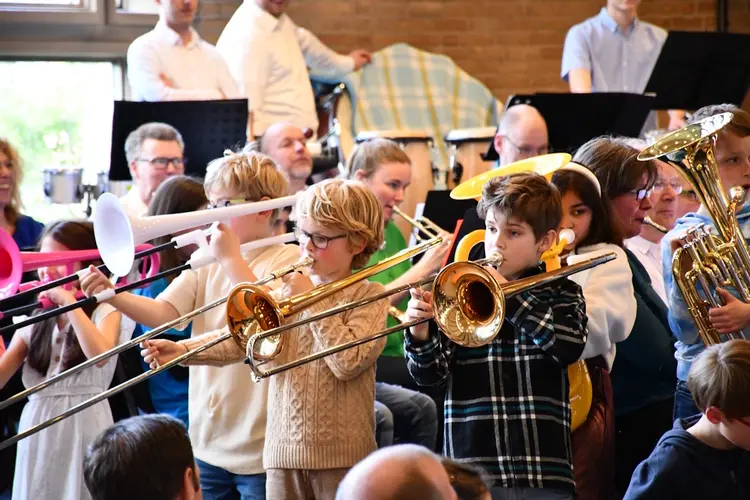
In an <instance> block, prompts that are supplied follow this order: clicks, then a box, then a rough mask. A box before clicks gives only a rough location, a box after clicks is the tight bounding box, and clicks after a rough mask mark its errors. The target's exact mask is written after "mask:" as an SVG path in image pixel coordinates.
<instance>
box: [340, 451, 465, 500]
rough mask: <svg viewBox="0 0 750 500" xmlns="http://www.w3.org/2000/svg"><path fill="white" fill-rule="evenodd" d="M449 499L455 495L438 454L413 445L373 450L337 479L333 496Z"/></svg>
mask: <svg viewBox="0 0 750 500" xmlns="http://www.w3.org/2000/svg"><path fill="white" fill-rule="evenodd" d="M415 498H419V499H420V500H452V499H454V498H456V497H455V494H454V493H453V490H452V488H451V486H450V483H449V479H448V475H447V473H446V472H445V470H444V469H443V468H442V465H441V463H440V459H439V457H437V456H436V455H435V454H434V453H432V452H431V451H429V450H427V449H426V448H423V447H420V446H416V445H396V446H389V447H387V448H383V449H380V450H377V451H376V452H374V453H372V454H370V455H369V456H368V457H367V458H365V459H364V460H362V461H361V462H359V463H358V464H356V465H355V466H354V467H353V468H352V469H351V470H350V471H349V472H348V473H347V474H346V476H345V477H344V479H343V480H342V481H341V484H340V485H339V487H338V490H337V492H336V500H411V499H415Z"/></svg>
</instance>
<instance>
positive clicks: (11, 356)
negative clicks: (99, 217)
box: [0, 221, 135, 500]
mask: <svg viewBox="0 0 750 500" xmlns="http://www.w3.org/2000/svg"><path fill="white" fill-rule="evenodd" d="M92 248H96V242H95V240H94V228H93V226H92V224H91V223H90V222H86V221H80V222H78V221H63V222H57V223H54V224H52V225H50V226H48V227H47V228H46V230H45V232H44V233H43V234H42V239H41V251H42V252H64V251H68V250H87V249H92ZM82 267H83V263H81V264H77V269H76V270H80V269H81V268H82ZM64 274H67V273H66V268H65V266H59V267H43V268H40V269H39V277H40V278H41V279H42V280H47V279H50V280H54V279H56V278H59V277H61V276H63V275H64ZM42 295H43V296H46V297H47V298H48V299H50V300H51V301H52V302H53V303H55V304H56V305H59V306H64V305H67V304H70V303H73V302H75V300H76V299H75V297H74V295H73V293H72V292H71V291H68V290H64V289H63V288H54V289H52V290H48V291H46V292H43V293H42ZM134 327H135V323H133V322H132V321H131V320H129V319H128V318H126V317H124V316H123V315H122V314H121V313H119V312H117V311H116V310H115V309H114V308H113V307H112V306H110V305H108V304H98V305H94V306H92V307H88V308H79V309H75V310H73V311H71V312H68V313H67V314H64V315H61V316H58V317H57V318H52V319H49V320H46V321H43V322H39V323H37V324H35V325H31V326H28V327H25V328H23V329H21V330H18V331H17V332H16V333H15V335H14V337H13V340H12V342H11V344H10V346H9V348H8V351H7V352H6V353H5V354H4V355H2V357H0V387H2V386H4V385H5V384H6V383H7V382H8V380H9V379H10V377H11V376H12V375H13V374H14V373H15V372H16V370H18V369H19V368H20V367H21V364H23V363H24V361H25V362H26V364H25V365H24V367H23V383H24V385H25V386H26V387H31V386H33V385H36V384H38V383H40V382H42V381H44V380H45V379H47V378H49V377H51V376H53V375H56V374H58V373H60V372H63V371H65V370H67V369H69V368H71V367H73V366H75V365H78V364H80V363H82V362H84V361H85V360H86V359H88V358H91V357H93V356H98V355H99V354H101V353H103V352H105V351H108V350H110V349H112V348H113V347H115V346H116V345H117V344H119V343H121V342H124V341H126V340H127V339H129V338H130V336H131V335H132V333H133V328H134ZM116 362H117V356H113V357H111V358H109V359H108V360H106V361H104V362H102V363H101V364H99V365H97V366H93V367H91V368H88V369H87V370H84V371H82V372H80V373H78V374H76V375H74V376H72V377H69V378H68V379H66V380H64V381H63V382H61V383H58V384H55V385H53V386H51V387H48V388H47V389H44V390H43V391H40V392H38V393H36V394H34V395H32V396H30V397H29V402H28V404H27V405H26V407H25V408H24V409H23V413H22V415H21V423H20V429H19V430H20V431H24V430H26V429H29V428H31V427H33V426H35V425H37V424H39V423H41V422H44V421H46V420H49V419H50V418H53V417H55V416H57V415H59V414H60V413H62V412H63V411H65V410H67V409H68V408H71V407H73V406H75V405H77V404H79V403H82V402H83V401H85V400H87V399H89V398H91V397H93V396H96V395H98V394H100V393H102V392H103V391H105V390H106V389H107V388H108V387H109V385H110V383H111V382H112V376H113V374H114V370H115V364H116ZM112 423H113V421H112V412H111V411H110V408H109V403H107V402H106V401H101V402H99V403H97V404H96V405H94V406H91V407H90V408H88V409H86V410H84V411H82V412H80V413H78V414H76V415H74V416H72V417H70V418H67V419H65V420H63V421H61V422H60V423H57V424H55V425H54V426H52V427H50V428H48V429H45V430H43V431H41V432H39V433H37V434H34V435H33V436H31V437H28V438H26V439H24V440H21V441H20V442H19V443H18V450H17V454H16V473H15V477H14V480H13V498H14V499H29V498H33V499H35V500H44V499H50V500H52V499H55V500H56V499H60V498H75V499H88V498H91V496H90V495H89V492H88V490H87V489H86V486H85V485H84V481H83V458H84V454H85V453H86V449H87V448H88V445H89V444H90V443H91V442H92V441H93V440H94V439H95V438H96V436H97V435H99V433H100V432H102V431H103V430H104V429H106V428H107V427H109V426H110V425H112Z"/></svg>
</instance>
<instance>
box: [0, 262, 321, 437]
mask: <svg viewBox="0 0 750 500" xmlns="http://www.w3.org/2000/svg"><path fill="white" fill-rule="evenodd" d="M310 265H312V259H311V258H309V257H308V258H305V259H302V260H301V261H299V262H297V263H295V264H291V265H289V266H286V267H283V268H281V269H277V270H276V271H274V272H272V273H271V274H269V275H268V276H266V277H264V278H263V279H261V280H259V281H256V282H255V283H254V286H257V287H262V286H263V285H265V284H267V283H270V282H271V281H273V280H276V279H278V278H280V277H282V276H284V275H286V274H289V273H291V272H294V271H296V270H297V269H299V268H301V267H309V266H310ZM227 298H228V296H227V297H224V298H221V299H218V300H215V301H214V302H211V303H210V304H206V305H204V306H203V307H200V308H198V309H196V310H195V311H192V312H190V313H188V314H186V315H184V316H181V317H179V318H177V319H174V320H172V321H170V322H168V323H165V324H164V325H162V326H160V327H158V328H155V329H153V330H151V331H149V332H147V333H144V334H143V335H141V336H139V337H136V338H134V339H132V340H130V341H128V342H126V343H124V344H121V345H118V346H116V347H114V348H113V349H110V350H109V351H107V352H103V353H102V354H100V355H98V356H94V357H93V358H91V359H88V360H86V361H85V362H84V363H81V364H80V365H77V366H74V367H73V368H70V369H69V370H66V371H64V372H62V373H60V374H58V375H55V376H54V377H50V378H49V379H47V380H45V381H44V382H42V383H40V384H37V385H35V386H34V387H30V388H28V389H26V390H25V391H23V392H19V393H18V394H16V395H14V396H12V397H10V398H8V399H6V400H5V401H2V402H1V403H0V409H2V408H6V407H7V406H9V405H11V404H13V403H16V402H18V401H20V400H22V399H23V398H25V397H27V396H29V395H31V394H34V393H37V392H39V391H41V390H44V389H46V388H47V387H49V386H51V385H53V384H56V383H57V382H59V381H61V380H63V379H66V378H68V377H70V376H72V375H75V374H76V373H79V372H81V371H83V370H85V369H86V368H89V367H91V366H94V365H96V364H98V363H100V362H101V361H104V360H106V359H109V358H110V357H112V356H115V355H117V354H119V353H121V352H123V351H126V350H127V349H130V348H131V347H135V346H137V345H138V344H140V343H141V342H145V341H147V340H149V339H152V338H154V337H156V336H158V335H161V334H162V333H164V332H166V331H168V330H170V329H172V328H175V327H177V326H180V325H182V324H184V323H187V322H188V321H191V320H192V319H193V318H195V317H196V316H199V315H201V314H203V313H204V312H206V311H209V310H211V309H214V308H216V307H218V306H220V305H222V304H224V303H225V302H226V301H227ZM231 337H232V335H231V334H229V333H226V334H224V335H222V336H220V337H219V338H217V339H214V340H212V341H211V342H210V343H209V344H207V345H204V346H201V347H200V348H198V349H194V350H192V351H188V352H187V353H185V354H183V355H181V356H179V357H177V358H175V359H173V360H172V361H170V362H168V363H165V364H164V365H162V366H160V367H159V368H157V369H155V370H150V371H147V372H145V373H142V374H140V375H138V376H137V377H134V378H132V379H130V380H128V381H126V382H123V383H122V384H120V385H118V386H116V387H112V388H111V389H109V390H107V391H105V392H103V393H101V394H99V395H97V396H95V397H93V398H91V399H88V400H86V401H84V402H82V403H80V404H78V405H76V406H74V407H72V408H70V409H68V410H66V411H64V412H63V413H61V414H60V415H58V416H56V417H54V418H52V419H50V420H47V421H45V422H42V423H40V424H38V425H36V426H34V427H31V428H29V429H27V430H26V431H24V432H22V433H19V434H18V435H16V436H14V437H12V438H10V439H7V440H5V441H3V442H2V443H0V450H3V449H5V448H7V447H8V446H12V445H13V444H15V443H17V442H18V441H20V440H21V439H24V438H26V437H28V436H30V435H32V434H36V433H37V432H39V431H41V430H43V429H46V428H47V427H49V426H51V425H54V424H55V423H57V422H60V421H61V420H64V419H66V418H68V417H70V416H72V415H75V414H76V413H78V412H80V411H83V410H85V409H86V408H88V407H90V406H93V405H95V404H96V403H98V402H100V401H103V400H105V399H107V398H109V397H111V396H114V395H115V394H118V393H120V392H122V391H124V390H126V389H128V388H130V387H132V386H134V385H136V384H138V383H140V382H141V381H143V380H146V379H149V378H151V377H153V376H154V375H156V374H158V373H161V372H163V371H165V370H168V369H170V368H171V367H173V366H176V365H178V364H180V363H182V362H183V361H185V360H187V359H189V358H192V357H193V356H195V355H196V354H198V353H200V352H203V351H205V350H206V349H209V348H210V347H213V346H214V345H216V344H218V343H220V342H223V341H225V340H227V339H229V338H231Z"/></svg>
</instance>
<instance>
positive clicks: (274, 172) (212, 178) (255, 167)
mask: <svg viewBox="0 0 750 500" xmlns="http://www.w3.org/2000/svg"><path fill="white" fill-rule="evenodd" d="M203 189H205V190H206V195H208V194H209V193H210V192H212V191H222V192H226V193H237V195H238V196H241V197H243V198H244V199H245V200H246V201H260V200H261V199H262V198H264V197H268V198H271V199H274V198H281V197H283V196H286V194H287V191H288V189H289V183H288V182H287V179H286V176H284V174H283V173H281V172H279V170H278V169H277V168H276V163H274V161H273V160H272V159H271V158H269V157H268V156H266V155H264V154H261V153H258V152H254V151H250V152H243V153H233V152H231V151H226V152H225V153H224V156H223V157H221V158H217V159H215V160H213V161H212V162H211V163H209V164H208V167H207V168H206V177H205V179H204V181H203ZM278 215H279V210H278V209H276V210H274V211H273V214H272V215H271V219H270V222H271V223H273V222H274V221H275V220H276V217H278Z"/></svg>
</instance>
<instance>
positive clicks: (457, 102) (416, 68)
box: [315, 43, 502, 165]
mask: <svg viewBox="0 0 750 500" xmlns="http://www.w3.org/2000/svg"><path fill="white" fill-rule="evenodd" d="M315 79H316V80H318V81H323V82H325V83H338V81H335V82H334V81H332V80H325V79H324V78H321V77H316V78H315ZM340 81H341V82H343V83H344V84H345V85H346V87H347V90H348V91H349V95H350V97H351V100H352V114H353V116H352V120H351V123H352V136H356V135H357V133H358V132H361V131H365V130H393V129H399V130H410V131H419V132H426V133H429V134H430V135H432V136H433V138H434V139H435V146H436V153H437V154H438V155H439V157H440V158H434V160H438V161H442V162H443V165H447V164H448V155H449V151H448V148H447V147H446V145H445V143H444V141H443V137H444V136H445V135H446V134H447V133H448V132H449V131H450V130H453V129H461V128H473V127H486V126H492V125H495V124H496V123H497V117H498V109H499V108H502V103H500V102H499V101H498V100H497V99H496V98H495V97H494V96H493V95H492V93H491V92H490V91H489V89H487V87H485V86H484V85H483V84H482V83H481V82H480V81H479V80H477V79H475V78H473V77H472V76H471V75H469V74H468V73H466V72H465V71H464V70H462V69H461V68H460V67H459V66H458V65H456V63H455V62H453V60H452V59H451V58H450V57H447V56H444V55H441V54H433V53H430V52H425V51H422V50H419V49H416V48H414V47H412V46H410V45H407V44H404V43H399V44H396V45H391V46H390V47H386V48H385V49H383V50H381V51H379V52H376V53H375V54H373V61H372V64H369V65H367V66H365V67H364V68H362V69H361V70H359V71H356V72H354V73H350V74H349V75H347V76H345V77H344V78H342V79H340Z"/></svg>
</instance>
